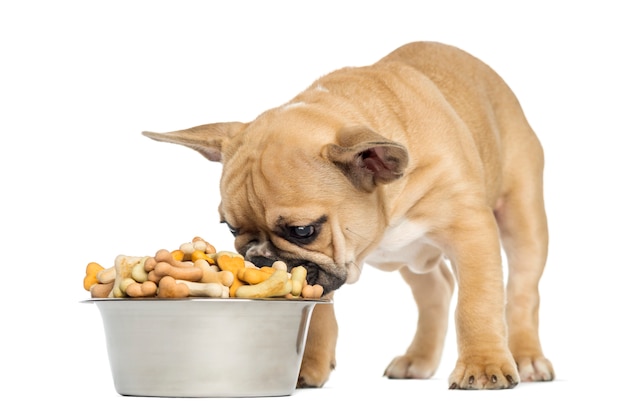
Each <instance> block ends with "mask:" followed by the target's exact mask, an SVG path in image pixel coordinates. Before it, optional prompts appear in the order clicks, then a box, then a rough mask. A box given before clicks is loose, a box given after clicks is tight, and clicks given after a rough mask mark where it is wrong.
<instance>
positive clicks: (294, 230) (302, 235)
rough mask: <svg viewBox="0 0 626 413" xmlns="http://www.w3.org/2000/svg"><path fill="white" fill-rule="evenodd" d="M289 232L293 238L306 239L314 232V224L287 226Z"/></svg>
mask: <svg viewBox="0 0 626 413" xmlns="http://www.w3.org/2000/svg"><path fill="white" fill-rule="evenodd" d="M289 232H290V233H291V236H292V237H294V238H297V239H306V238H310V237H312V236H313V235H314V234H315V226H313V225H302V226H297V227H289Z"/></svg>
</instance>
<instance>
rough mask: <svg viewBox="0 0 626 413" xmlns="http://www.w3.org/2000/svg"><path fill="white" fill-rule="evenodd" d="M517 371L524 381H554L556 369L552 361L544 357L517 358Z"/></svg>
mask: <svg viewBox="0 0 626 413" xmlns="http://www.w3.org/2000/svg"><path fill="white" fill-rule="evenodd" d="M516 362H517V369H518V371H519V375H520V379H521V380H522V381H552V380H554V369H553V368H552V363H550V360H548V359H547V358H545V357H543V356H542V355H540V356H537V357H520V358H516Z"/></svg>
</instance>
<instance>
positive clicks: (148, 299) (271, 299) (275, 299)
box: [80, 297, 333, 304]
mask: <svg viewBox="0 0 626 413" xmlns="http://www.w3.org/2000/svg"><path fill="white" fill-rule="evenodd" d="M130 301H133V302H162V301H165V302H168V301H169V302H185V301H206V302H209V301H214V302H233V303H236V302H282V303H314V304H332V303H333V300H332V299H330V298H323V297H322V298H285V297H267V298H239V297H229V298H221V297H183V298H160V297H120V298H115V297H105V298H89V299H86V300H81V301H80V303H87V304H89V303H96V302H130Z"/></svg>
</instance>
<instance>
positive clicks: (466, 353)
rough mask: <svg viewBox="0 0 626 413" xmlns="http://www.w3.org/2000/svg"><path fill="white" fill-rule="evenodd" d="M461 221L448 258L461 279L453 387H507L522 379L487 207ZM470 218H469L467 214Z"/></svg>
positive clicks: (496, 241) (494, 230)
mask: <svg viewBox="0 0 626 413" xmlns="http://www.w3.org/2000/svg"><path fill="white" fill-rule="evenodd" d="M469 216H470V217H471V219H469V220H467V219H466V220H464V221H462V222H456V223H455V225H454V227H453V228H454V230H453V231H452V234H451V236H452V237H453V239H450V240H448V241H449V242H450V244H448V245H450V246H451V249H450V251H449V252H448V256H449V258H450V260H451V262H452V264H453V266H454V268H455V272H456V276H457V279H458V303H457V308H456V331H457V344H458V352H459V357H458V360H457V363H456V367H455V369H454V371H453V372H452V374H451V375H450V378H449V385H450V388H451V389H505V388H511V387H515V386H516V385H517V383H518V382H519V374H518V372H517V367H516V365H515V361H514V359H513V356H512V355H511V352H510V351H509V348H508V343H507V331H506V323H505V299H504V281H503V276H502V257H501V255H500V242H499V236H498V229H497V226H496V222H495V218H494V216H493V214H492V213H491V211H490V210H489V209H488V208H483V209H480V210H478V211H473V212H472V213H471V214H470V215H469ZM466 217H467V216H466Z"/></svg>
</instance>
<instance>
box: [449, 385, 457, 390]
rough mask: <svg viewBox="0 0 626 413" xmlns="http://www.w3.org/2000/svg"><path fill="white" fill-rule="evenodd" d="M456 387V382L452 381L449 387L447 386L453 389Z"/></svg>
mask: <svg viewBox="0 0 626 413" xmlns="http://www.w3.org/2000/svg"><path fill="white" fill-rule="evenodd" d="M456 388H457V384H456V383H452V384H451V385H450V387H449V388H448V390H454V389H456Z"/></svg>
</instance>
